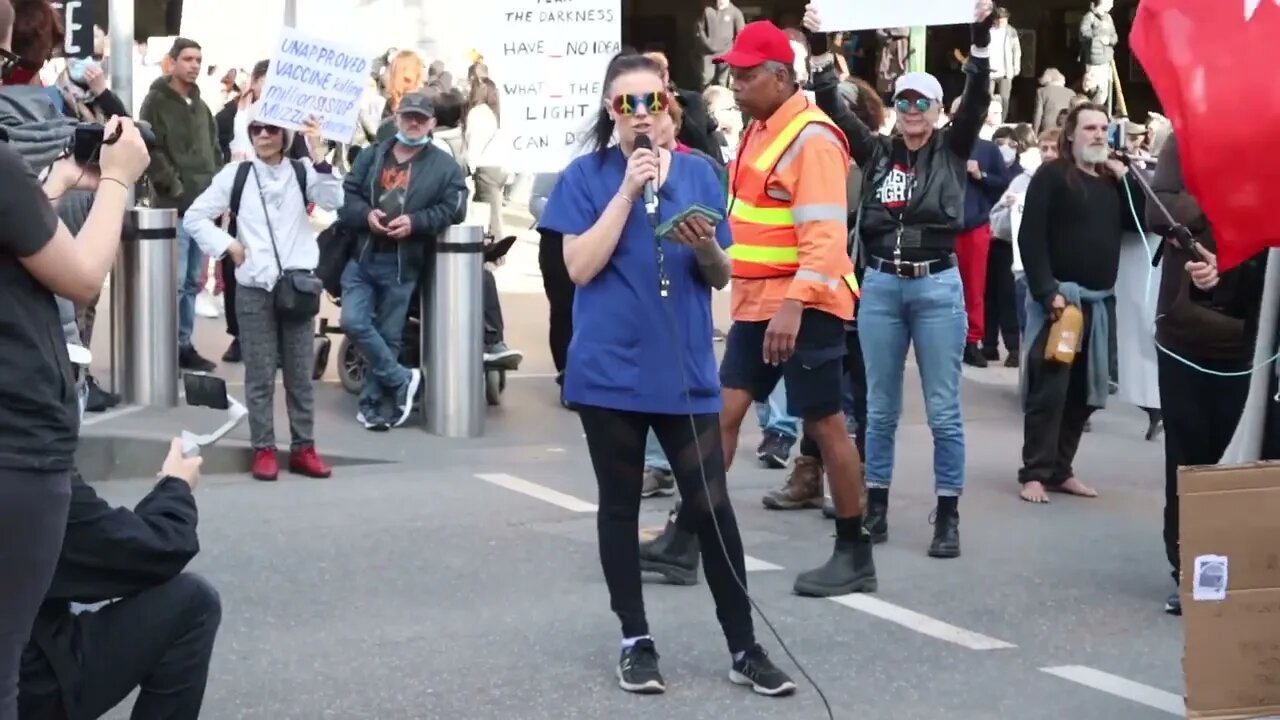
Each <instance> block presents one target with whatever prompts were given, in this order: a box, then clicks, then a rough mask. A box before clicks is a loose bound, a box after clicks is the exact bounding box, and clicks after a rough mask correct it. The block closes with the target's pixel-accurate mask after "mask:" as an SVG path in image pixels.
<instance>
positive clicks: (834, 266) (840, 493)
mask: <svg viewBox="0 0 1280 720" xmlns="http://www.w3.org/2000/svg"><path fill="white" fill-rule="evenodd" d="M716 62H718V63H723V64H725V65H728V66H729V68H730V70H731V73H732V82H731V86H732V88H733V94H734V97H735V98H736V99H737V101H738V107H740V108H741V109H742V110H743V112H745V113H747V114H748V115H750V116H751V118H752V122H751V124H750V126H749V127H748V128H747V130H746V134H745V135H744V136H743V141H742V143H741V145H740V147H739V150H738V157H737V159H736V160H735V161H734V162H733V164H732V165H731V166H730V167H729V208H728V216H729V225H730V227H731V229H732V231H733V245H732V246H730V248H729V257H730V259H731V260H732V266H733V267H732V274H733V288H732V307H733V321H734V322H733V327H732V328H731V329H730V331H729V338H728V341H727V343H726V347H725V354H724V360H723V362H722V363H721V366H720V386H721V393H722V396H723V400H724V408H723V410H722V412H721V414H720V431H721V435H722V439H723V443H724V453H725V458H724V461H725V467H726V468H728V467H729V465H730V464H731V461H732V459H733V455H734V452H735V451H736V450H737V447H738V430H739V428H740V426H741V425H742V419H743V417H744V416H745V415H746V414H747V411H748V410H750V409H751V407H752V403H753V402H756V401H761V402H763V401H764V400H766V399H767V398H768V397H769V394H770V393H771V392H772V391H773V389H774V387H775V386H776V385H777V384H778V381H779V380H782V381H784V382H786V389H787V406H788V410H789V412H790V413H791V414H792V415H795V416H797V417H800V418H801V419H803V420H804V431H805V434H806V435H808V436H809V437H811V438H813V439H814V440H815V441H816V442H817V443H818V446H819V448H820V449H821V453H822V459H823V462H824V464H825V465H826V469H827V474H828V477H829V479H830V485H831V495H832V498H833V500H834V502H835V508H836V543H835V551H834V552H833V554H832V556H831V559H830V560H828V561H827V563H826V564H825V565H823V566H822V567H820V568H818V569H816V570H811V571H809V572H805V573H801V574H800V576H799V577H798V578H797V579H796V583H795V592H796V593H798V594H801V595H811V596H818V597H827V596H833V595H846V594H848V593H852V592H874V591H875V590H876V571H875V564H874V563H873V562H872V557H871V542H870V536H869V535H868V534H867V533H866V531H865V530H863V528H862V493H863V489H862V467H861V460H860V459H859V457H858V451H857V449H856V448H855V447H854V444H853V441H852V440H850V439H849V435H848V433H847V431H846V429H845V422H844V417H843V415H842V414H841V411H840V398H841V377H842V375H843V374H844V367H843V366H844V356H845V323H847V322H849V321H851V320H852V319H853V311H854V302H855V299H856V297H857V294H858V282H857V280H856V279H855V277H854V274H853V263H852V261H851V260H850V259H849V254H848V249H847V245H846V243H847V236H848V230H847V220H848V207H847V200H846V195H845V181H846V178H847V176H848V174H849V148H848V145H847V144H846V142H845V137H844V135H843V134H842V133H841V132H840V130H839V129H838V128H837V127H836V126H835V125H834V124H833V123H832V122H831V119H830V118H828V117H827V116H826V115H825V114H824V113H823V112H822V111H821V110H819V109H818V107H817V106H816V105H815V104H813V103H812V102H810V101H809V100H808V99H807V98H806V97H805V94H804V93H803V92H801V91H800V88H799V85H798V84H797V81H796V71H795V51H794V50H793V49H792V46H791V42H790V40H789V38H788V37H787V35H786V34H785V33H784V32H783V31H782V30H780V29H778V28H777V27H776V26H775V25H774V24H773V23H771V22H768V21H759V22H753V23H750V24H748V25H747V26H746V27H744V28H743V29H742V32H741V33H740V34H739V35H738V37H737V39H736V41H735V42H734V44H733V48H732V49H730V50H729V52H727V53H725V54H724V55H721V56H720V57H718V58H716ZM677 524H679V523H677Z"/></svg>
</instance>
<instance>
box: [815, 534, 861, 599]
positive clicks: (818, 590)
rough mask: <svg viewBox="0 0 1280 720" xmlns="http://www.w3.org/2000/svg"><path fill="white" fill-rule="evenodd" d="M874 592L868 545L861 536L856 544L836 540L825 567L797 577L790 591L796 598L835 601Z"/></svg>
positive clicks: (853, 541)
mask: <svg viewBox="0 0 1280 720" xmlns="http://www.w3.org/2000/svg"><path fill="white" fill-rule="evenodd" d="M877 588H878V582H877V581H876V564H875V562H874V561H873V560H872V558H871V543H870V541H869V539H868V538H867V537H866V536H865V535H864V536H863V537H862V538H861V539H858V540H842V539H840V538H836V547H835V550H833V551H832V553H831V559H829V560H827V564H826V565H823V566H822V567H820V568H817V569H815V570H810V571H808V572H803V573H800V575H799V576H798V577H797V578H796V584H795V588H794V590H795V593H796V594H797V595H807V596H809V597H835V596H837V595H848V594H849V593H856V592H866V593H870V592H875V591H876V589H877Z"/></svg>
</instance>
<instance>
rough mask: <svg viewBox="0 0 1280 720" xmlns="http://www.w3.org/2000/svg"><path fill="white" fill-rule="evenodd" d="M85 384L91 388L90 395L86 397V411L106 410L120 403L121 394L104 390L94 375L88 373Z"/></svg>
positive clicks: (97, 411)
mask: <svg viewBox="0 0 1280 720" xmlns="http://www.w3.org/2000/svg"><path fill="white" fill-rule="evenodd" d="M85 385H86V386H87V387H88V390H89V396H88V397H87V398H86V399H85V405H84V409H85V412H91V413H99V412H106V411H107V410H110V409H111V408H113V407H115V406H117V405H119V404H120V399H121V398H120V396H119V395H117V394H116V393H113V392H107V391H106V390H103V389H102V386H101V385H99V384H98V380H97V378H95V377H94V376H92V375H87V376H86V377H85Z"/></svg>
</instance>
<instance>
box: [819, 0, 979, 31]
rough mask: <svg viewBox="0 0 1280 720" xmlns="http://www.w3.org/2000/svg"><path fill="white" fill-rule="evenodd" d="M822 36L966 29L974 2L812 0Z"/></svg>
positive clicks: (966, 0) (944, 0) (948, 0)
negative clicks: (926, 28) (911, 29)
mask: <svg viewBox="0 0 1280 720" xmlns="http://www.w3.org/2000/svg"><path fill="white" fill-rule="evenodd" d="M812 1H813V5H814V7H815V8H817V10H818V17H820V18H822V30H823V32H845V31H849V30H879V29H880V28H891V27H923V26H929V25H961V24H964V25H967V24H969V23H971V22H973V6H974V2H973V0H860V1H859V2H854V1H853V0H812Z"/></svg>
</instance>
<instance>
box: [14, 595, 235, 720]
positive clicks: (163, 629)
mask: <svg viewBox="0 0 1280 720" xmlns="http://www.w3.org/2000/svg"><path fill="white" fill-rule="evenodd" d="M221 622H222V603H221V600H220V599H219V598H218V592H217V591H216V590H214V589H213V586H212V585H210V584H209V583H208V581H206V580H205V579H204V578H202V577H200V576H199V575H195V574H192V573H184V574H182V575H179V576H177V577H175V578H173V579H171V580H169V581H168V582H166V583H164V584H162V585H157V586H156V587H154V588H151V589H150V590H144V591H143V592H140V593H138V594H137V595H132V596H130V597H127V598H124V599H122V600H118V601H116V602H114V603H111V604H110V605H106V606H104V607H103V608H101V609H100V610H97V611H96V612H85V613H81V614H79V615H77V616H76V618H75V623H76V631H75V634H74V637H75V641H74V642H75V647H74V648H73V650H74V652H75V654H76V656H77V657H78V658H79V659H80V692H79V694H78V697H79V700H78V703H79V704H78V706H77V708H76V710H77V712H76V717H85V718H97V717H101V716H103V715H105V714H106V713H107V712H108V711H110V710H111V709H112V708H114V707H115V706H116V705H119V704H120V703H121V702H122V701H123V700H124V699H125V698H127V697H129V695H130V693H132V692H133V691H134V690H135V689H140V692H139V693H138V699H137V701H136V702H134V705H133V713H132V715H131V717H133V718H135V719H136V720H143V718H156V719H157V720H159V719H163V720H187V719H188V718H190V719H191V720H195V718H198V717H199V716H200V706H201V704H203V702H204V691H205V685H206V683H207V681H208V679H209V661H210V659H211V658H212V656H213V641H214V638H215V637H216V636H217V634H218V625H219V624H220V623H221ZM28 712H29V713H30V714H31V715H32V716H33V717H51V716H56V715H55V714H54V713H50V712H48V709H47V708H40V707H26V706H24V707H23V713H24V714H26V713H28Z"/></svg>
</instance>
